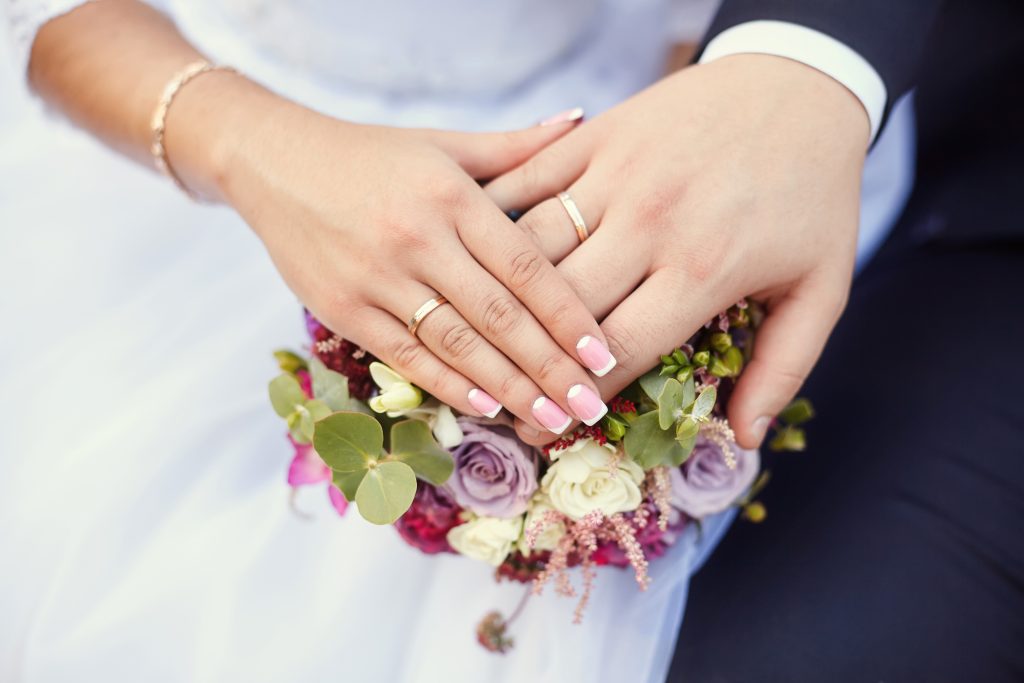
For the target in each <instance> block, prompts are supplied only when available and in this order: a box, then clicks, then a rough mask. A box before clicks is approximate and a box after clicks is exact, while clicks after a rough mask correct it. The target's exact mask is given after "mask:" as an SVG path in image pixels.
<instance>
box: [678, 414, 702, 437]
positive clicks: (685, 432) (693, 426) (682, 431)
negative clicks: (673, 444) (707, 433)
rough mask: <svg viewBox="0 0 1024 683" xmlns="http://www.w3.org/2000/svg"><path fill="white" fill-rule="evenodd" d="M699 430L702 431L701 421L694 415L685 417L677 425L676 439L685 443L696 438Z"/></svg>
mask: <svg viewBox="0 0 1024 683" xmlns="http://www.w3.org/2000/svg"><path fill="white" fill-rule="evenodd" d="M698 432H700V423H699V422H697V421H696V420H695V419H693V418H692V417H684V418H683V419H682V420H680V421H679V425H678V426H677V427H676V441H679V442H680V443H685V442H687V441H690V440H693V439H696V438H697V433H698Z"/></svg>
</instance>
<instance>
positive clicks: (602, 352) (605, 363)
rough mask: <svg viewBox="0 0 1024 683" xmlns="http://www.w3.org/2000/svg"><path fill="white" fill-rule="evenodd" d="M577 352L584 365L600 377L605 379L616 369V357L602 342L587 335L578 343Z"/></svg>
mask: <svg viewBox="0 0 1024 683" xmlns="http://www.w3.org/2000/svg"><path fill="white" fill-rule="evenodd" d="M576 351H577V352H578V353H579V355H580V360H581V361H583V364H584V365H586V366H587V367H588V368H590V371H591V372H592V373H594V374H595V375H597V376H598V377H604V376H605V375H607V374H608V373H609V372H611V370H612V368H614V367H615V356H613V355H612V354H611V352H610V351H609V350H608V349H607V348H605V345H604V344H602V343H601V342H600V341H598V340H597V339H595V338H594V337H591V336H590V335H587V336H586V337H582V338H581V339H580V340H579V341H578V342H576Z"/></svg>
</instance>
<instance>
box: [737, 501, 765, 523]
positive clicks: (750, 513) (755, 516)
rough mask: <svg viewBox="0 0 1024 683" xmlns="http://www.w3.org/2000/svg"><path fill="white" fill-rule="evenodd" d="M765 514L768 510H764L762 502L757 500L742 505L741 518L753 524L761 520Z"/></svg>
mask: <svg viewBox="0 0 1024 683" xmlns="http://www.w3.org/2000/svg"><path fill="white" fill-rule="evenodd" d="M767 515H768V511H767V510H765V508H764V504H762V503H759V502H757V501H754V502H753V503H747V504H746V505H744V506H743V518H744V519H747V520H749V521H751V522H753V523H754V524H759V523H760V522H763V521H764V518H765V517H766V516H767Z"/></svg>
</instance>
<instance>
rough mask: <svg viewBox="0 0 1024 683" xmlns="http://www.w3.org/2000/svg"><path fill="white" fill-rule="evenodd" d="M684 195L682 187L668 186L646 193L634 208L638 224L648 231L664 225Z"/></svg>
mask: <svg viewBox="0 0 1024 683" xmlns="http://www.w3.org/2000/svg"><path fill="white" fill-rule="evenodd" d="M683 194H684V188H683V187H682V186H680V185H667V186H664V187H659V188H656V189H651V190H649V191H648V192H646V193H644V195H643V196H642V197H641V198H640V200H639V201H638V202H637V204H636V207H635V208H634V216H635V220H636V222H637V224H638V225H639V226H640V228H641V229H647V230H650V229H655V228H658V227H660V226H662V225H664V224H665V223H666V222H667V221H668V218H669V216H671V215H672V214H673V213H674V210H675V207H676V205H677V204H678V203H679V201H680V199H681V198H682V196H683Z"/></svg>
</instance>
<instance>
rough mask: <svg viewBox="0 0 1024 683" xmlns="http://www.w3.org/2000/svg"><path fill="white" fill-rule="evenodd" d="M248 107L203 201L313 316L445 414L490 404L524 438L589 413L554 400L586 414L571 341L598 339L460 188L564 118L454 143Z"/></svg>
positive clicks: (540, 268)
mask: <svg viewBox="0 0 1024 683" xmlns="http://www.w3.org/2000/svg"><path fill="white" fill-rule="evenodd" d="M230 78H231V77H230V76H229V75H219V74H218V75H213V74H211V75H210V76H207V77H206V78H205V81H206V83H205V87H207V88H213V87H215V83H216V81H217V80H218V79H219V80H220V81H222V82H224V83H225V84H226V82H227V81H228V80H229V79H230ZM202 84H203V81H202V80H197V82H196V84H195V85H196V86H197V87H196V88H195V89H194V90H193V92H191V93H188V92H183V93H182V98H184V97H185V96H186V95H189V96H191V97H192V98H193V101H195V100H197V99H198V98H199V96H200V94H201V93H200V92H199V87H198V86H200V85H202ZM229 87H230V86H229ZM243 87H244V86H243ZM242 96H243V97H249V96H250V95H249V94H246V95H242ZM176 106H177V103H176ZM181 106H182V107H187V105H185V104H182V105H181ZM251 106H252V107H253V108H258V110H259V111H260V112H261V115H260V117H259V118H258V119H242V120H240V122H239V124H238V126H239V127H240V128H241V130H240V131H239V132H236V133H231V136H232V140H231V142H230V143H229V144H226V145H224V144H222V145H221V151H220V152H219V155H220V159H219V161H218V162H217V164H218V166H219V167H220V168H221V169H222V170H221V171H220V172H219V173H218V174H217V175H216V178H217V180H216V188H215V192H216V193H217V194H219V195H220V196H221V198H223V199H224V200H225V201H227V202H228V203H229V204H231V205H232V206H233V207H234V208H235V209H236V210H237V211H238V212H239V213H240V214H241V216H242V217H243V218H245V220H246V221H247V222H248V223H249V224H250V225H251V226H252V228H253V229H254V230H255V231H256V233H257V234H258V235H259V236H260V238H261V239H262V240H263V242H264V243H265V245H266V247H267V250H268V251H269V253H270V256H271V258H272V259H273V261H274V263H275V265H276V266H277V268H278V270H279V271H280V272H281V274H282V275H283V277H284V279H285V280H286V282H287V283H288V285H289V286H290V287H291V289H292V290H293V291H294V292H295V293H296V295H297V296H298V297H299V299H300V300H302V302H303V303H305V304H306V306H308V307H309V309H310V310H311V311H312V312H313V314H314V315H316V316H317V318H319V319H320V320H322V321H323V322H324V323H325V324H326V325H327V326H328V327H329V328H331V329H332V330H334V331H335V332H337V333H338V334H340V335H342V336H344V337H346V338H348V339H351V340H352V341H354V342H356V343H358V344H360V345H361V346H363V347H364V348H366V349H368V350H369V351H371V352H372V353H374V354H375V355H377V356H378V357H380V358H381V360H383V361H384V362H385V363H387V364H388V365H390V366H391V367H393V368H394V369H395V370H396V371H397V372H399V373H401V374H402V375H404V376H405V377H406V378H408V379H410V380H411V381H413V382H414V383H415V384H417V385H419V386H420V387H422V388H424V389H425V390H426V391H428V392H430V393H431V394H433V395H435V396H437V397H438V398H439V399H441V400H442V401H443V402H445V403H448V404H450V405H452V406H453V407H455V408H456V409H457V410H459V411H461V412H464V413H468V414H487V413H491V412H492V410H493V409H495V408H497V405H498V404H497V403H496V402H495V401H494V399H491V398H490V396H493V397H494V398H495V399H497V401H500V402H501V403H502V404H503V405H504V406H505V407H507V408H508V409H509V410H510V411H511V412H512V413H514V414H515V415H516V416H518V417H520V418H522V419H524V420H526V421H527V422H529V423H530V424H531V425H532V426H533V427H534V428H537V429H540V428H548V429H550V430H552V431H557V430H560V429H564V428H565V426H566V425H567V424H568V422H569V419H568V416H567V412H568V413H569V414H571V415H573V416H574V417H576V418H589V417H593V415H589V414H580V413H581V412H585V411H581V410H579V409H577V410H575V411H573V410H572V409H571V408H570V401H569V400H568V398H567V393H568V392H569V389H570V387H575V386H577V385H582V386H583V387H586V389H585V391H586V392H591V395H593V396H594V399H593V401H596V402H597V406H601V405H602V404H601V403H600V400H599V399H598V398H597V394H596V389H595V385H594V384H593V382H592V380H591V379H590V377H589V375H588V373H587V370H586V368H584V367H583V366H582V365H581V364H580V363H579V362H578V361H577V359H576V345H577V342H578V341H579V340H580V339H581V338H582V337H587V336H590V337H593V338H596V339H598V340H603V335H602V334H601V330H600V328H599V327H598V324H597V322H596V321H595V319H594V317H593V316H592V315H591V314H590V313H589V312H588V311H587V309H586V307H585V306H584V304H583V303H582V301H580V299H579V298H578V297H577V296H576V294H575V293H574V292H573V291H572V289H571V288H570V287H569V286H568V284H567V283H566V282H565V280H564V279H563V278H561V277H560V276H559V275H558V274H557V272H556V271H555V269H554V267H553V266H552V265H551V264H550V263H549V262H548V261H547V259H545V258H544V256H543V255H542V254H541V253H540V251H539V250H538V249H537V248H536V247H535V246H534V245H533V243H532V242H531V241H530V239H529V238H528V237H526V236H525V235H524V234H523V233H522V232H521V231H519V230H518V229H516V228H515V225H514V224H513V223H512V222H511V221H510V220H509V219H508V218H507V217H506V216H505V215H504V213H503V212H502V211H501V210H500V209H499V208H498V207H497V206H495V204H494V202H492V201H491V200H490V199H489V198H488V197H487V195H486V194H485V193H484V191H483V190H482V189H481V188H480V186H479V184H478V183H477V182H476V181H475V180H474V178H490V177H494V176H495V175H498V174H500V173H502V172H504V171H506V170H508V169H511V168H513V167H515V166H516V165H518V164H520V163H522V162H523V161H525V160H526V159H527V158H529V157H530V156H531V155H533V154H535V153H536V152H537V151H538V150H540V149H541V148H543V147H544V146H545V145H547V144H549V143H550V142H551V141H553V140H554V139H556V138H557V137H559V136H561V135H563V134H565V133H566V132H567V131H568V130H570V129H571V128H572V127H573V126H574V125H575V120H574V119H573V118H572V117H567V116H563V119H564V120H561V121H557V122H554V123H551V125H545V126H536V127H533V128H530V129H526V130H523V131H518V132H513V133H486V134H468V133H451V132H440V131H433V130H409V129H397V128H387V127H380V126H366V125H357V124H350V123H344V122H341V121H338V120H336V119H333V118H329V117H327V116H322V115H319V114H316V113H314V112H311V111H309V110H307V109H304V108H301V107H298V106H296V105H294V104H291V103H288V102H286V101H284V100H280V99H277V98H276V97H274V96H272V95H270V94H269V93H266V101H263V102H261V103H260V104H259V105H257V104H256V103H255V102H254V103H252V104H251ZM172 113H173V112H172ZM173 123H174V122H173V121H171V122H170V124H169V125H168V129H169V130H172V129H173V128H172V125H173ZM174 142H175V141H174V140H173V139H171V140H169V152H170V154H171V158H172V159H174V158H175V152H176V149H175V147H174V146H173V145H174ZM181 153H182V154H184V153H185V152H184V151H182V152H181ZM186 182H188V179H186ZM438 294H440V295H442V296H444V297H446V298H447V299H448V301H449V302H450V304H451V305H442V306H440V307H438V308H437V309H436V310H434V311H433V312H431V313H429V314H428V315H427V316H426V317H425V318H424V319H423V322H422V324H421V325H420V327H419V330H418V338H417V337H416V336H413V335H412V334H411V333H410V332H409V330H408V329H406V324H407V321H409V319H410V317H411V316H412V315H413V313H414V312H415V311H417V309H418V308H419V307H420V306H421V305H422V304H423V303H425V302H426V301H427V300H429V299H431V298H432V297H435V296H437V295H438ZM474 389H477V391H473V390H474ZM481 390H482V392H483V393H482V392H481ZM579 391H580V390H579V389H577V390H576V391H575V392H574V395H575V394H576V393H579ZM471 392H472V396H470V394H471ZM540 397H549V399H548V400H547V401H540V402H539V404H536V405H535V402H537V401H538V399H539V398H540ZM593 401H592V402H591V404H590V405H585V406H583V408H589V409H591V410H596V408H594V406H593ZM572 403H573V405H575V406H577V408H579V407H580V406H581V405H582V404H580V403H579V402H578V401H576V400H574V401H573V402H572ZM563 411H566V412H563ZM495 412H496V411H495Z"/></svg>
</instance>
